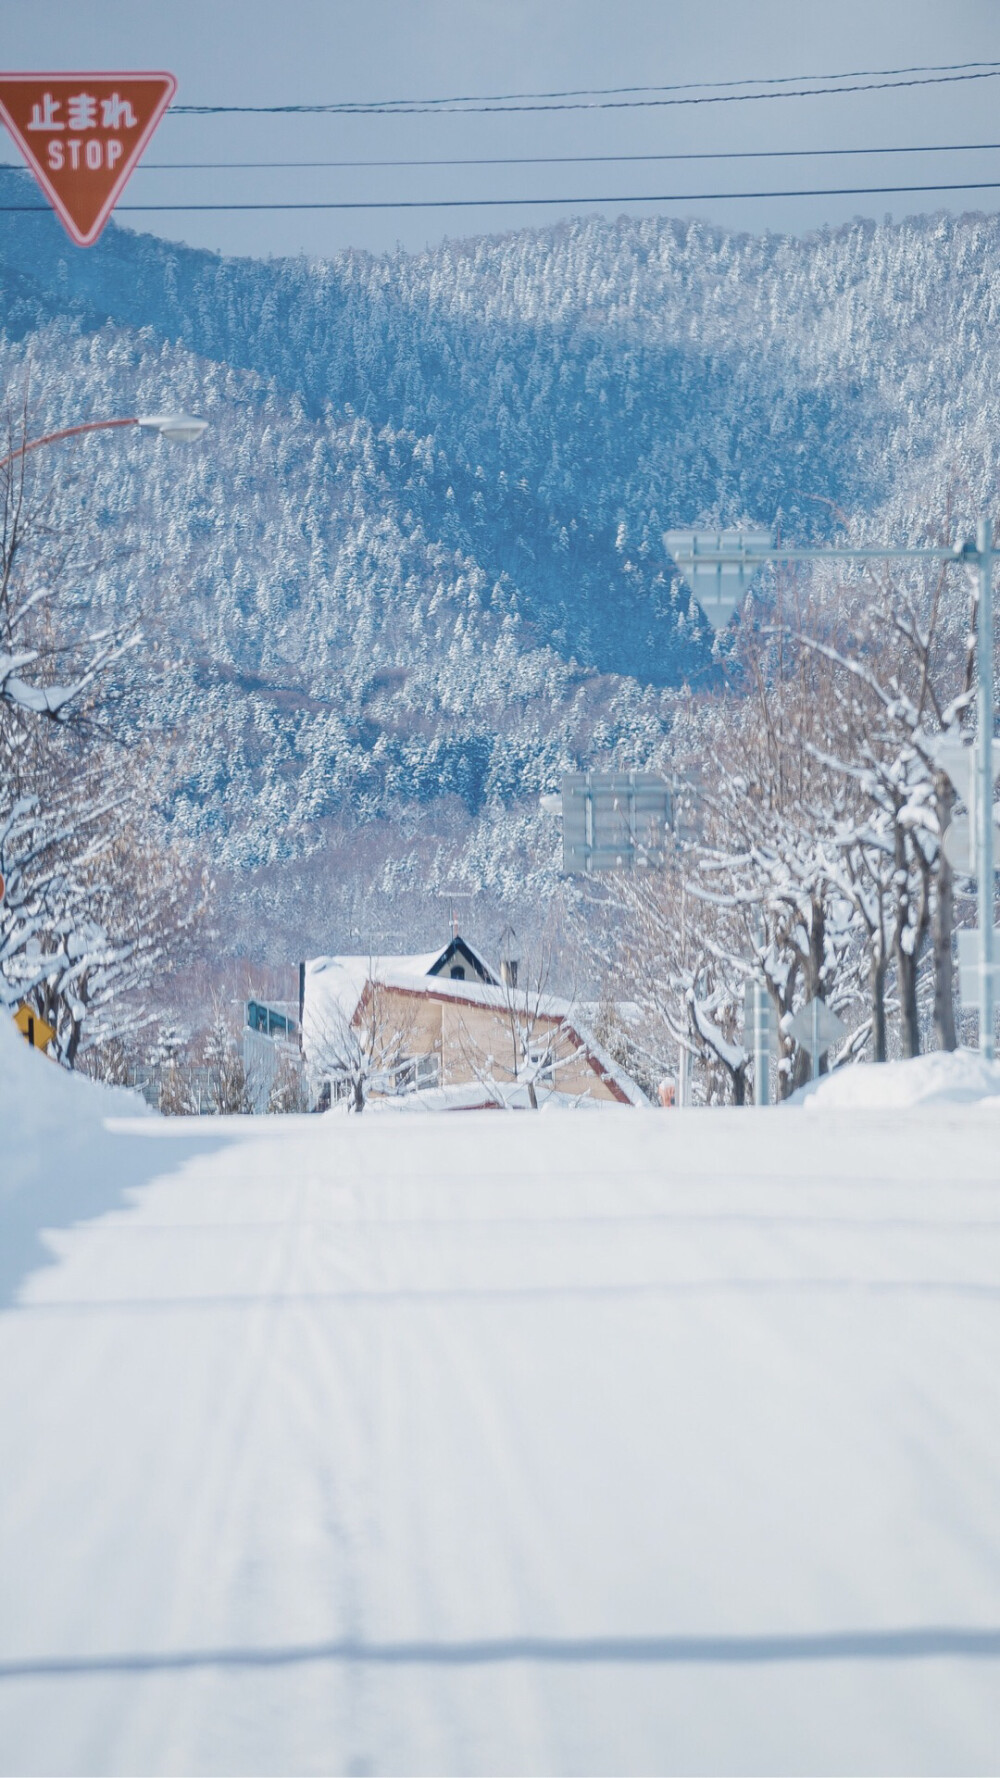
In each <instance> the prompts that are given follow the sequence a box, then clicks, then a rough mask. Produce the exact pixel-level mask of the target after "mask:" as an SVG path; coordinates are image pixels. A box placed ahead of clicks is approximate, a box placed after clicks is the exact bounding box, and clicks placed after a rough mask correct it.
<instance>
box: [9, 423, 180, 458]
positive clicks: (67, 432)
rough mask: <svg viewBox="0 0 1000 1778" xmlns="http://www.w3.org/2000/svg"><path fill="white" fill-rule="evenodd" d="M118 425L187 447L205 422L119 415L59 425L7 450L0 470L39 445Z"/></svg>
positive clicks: (56, 442)
mask: <svg viewBox="0 0 1000 1778" xmlns="http://www.w3.org/2000/svg"><path fill="white" fill-rule="evenodd" d="M119 426H141V427H142V429H143V431H144V432H158V433H159V434H160V437H161V438H167V439H170V440H172V441H177V442H180V443H182V444H191V443H192V442H193V441H194V440H195V439H196V438H200V437H201V435H202V433H203V432H204V431H205V429H206V427H207V426H208V421H207V420H200V419H198V418H197V416H196V415H195V414H123V415H120V416H119V417H117V418H116V419H113V420H84V421H83V423H82V425H79V426H62V427H60V429H59V431H58V432H46V433H43V435H42V437H41V438H29V439H28V440H27V442H26V443H25V444H23V445H18V447H17V450H16V451H8V453H7V455H6V457H0V469H6V468H7V465H8V464H9V463H16V461H17V459H18V457H26V456H27V454H28V452H29V451H37V450H38V448H39V446H40V445H49V444H58V443H59V442H60V440H61V439H64V438H79V437H80V435H81V433H84V432H109V431H111V430H112V429H113V428H115V427H119Z"/></svg>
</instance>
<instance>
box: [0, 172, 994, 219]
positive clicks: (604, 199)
mask: <svg viewBox="0 0 1000 1778" xmlns="http://www.w3.org/2000/svg"><path fill="white" fill-rule="evenodd" d="M942 191H1000V179H988V180H987V179H980V180H961V181H959V182H957V183H956V184H952V185H840V186H820V187H814V188H811V189H803V188H802V187H796V188H794V189H790V190H788V191H666V192H646V191H642V192H626V193H624V194H621V193H611V194H608V195H603V194H596V195H588V196H582V197H554V198H548V197H545V198H540V197H521V198H386V199H375V200H371V201H369V200H368V199H358V200H353V199H344V200H334V201H330V202H325V201H320V202H315V203H311V202H303V203H281V202H279V203H272V204H268V203H260V202H253V203H247V204H118V205H117V206H116V214H118V213H120V212H121V211H123V210H127V211H130V212H131V213H133V214H139V213H142V214H144V215H152V214H156V213H161V212H165V211H178V212H184V213H187V212H195V211H199V212H200V211H206V210H212V211H237V210H481V209H517V208H520V207H524V206H528V205H531V206H537V205H546V204H548V205H554V204H702V203H711V202H715V201H717V200H721V199H740V198H845V197H846V198H849V197H879V196H883V197H890V196H893V195H898V194H904V193H913V192H942ZM0 214H4V215H15V214H16V215H30V214H35V215H39V216H41V215H51V210H50V207H49V205H48V204H0Z"/></svg>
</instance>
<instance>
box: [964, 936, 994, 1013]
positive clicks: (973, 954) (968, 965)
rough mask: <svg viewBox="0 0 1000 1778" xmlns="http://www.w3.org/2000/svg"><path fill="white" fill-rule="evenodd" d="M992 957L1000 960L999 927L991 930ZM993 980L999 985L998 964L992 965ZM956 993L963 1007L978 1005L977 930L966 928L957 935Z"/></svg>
mask: <svg viewBox="0 0 1000 1778" xmlns="http://www.w3.org/2000/svg"><path fill="white" fill-rule="evenodd" d="M993 955H994V957H998V958H1000V926H994V928H993ZM993 980H994V982H996V983H997V984H998V985H1000V962H997V963H994V964H993ZM958 992H959V997H960V999H961V1002H962V1005H963V1006H968V1007H976V1006H978V1005H979V928H978V926H969V927H966V928H965V929H964V930H963V931H962V932H960V933H959V934H958Z"/></svg>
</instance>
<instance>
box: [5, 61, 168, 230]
mask: <svg viewBox="0 0 1000 1778" xmlns="http://www.w3.org/2000/svg"><path fill="white" fill-rule="evenodd" d="M176 91H177V82H176V80H175V79H174V77H173V75H172V74H0V117H2V118H3V121H4V123H5V124H6V125H7V128H8V129H9V131H10V133H11V135H12V136H13V138H14V140H15V142H16V143H17V145H18V147H19V149H20V150H21V153H22V154H23V155H24V158H25V160H26V161H27V163H28V165H29V167H30V168H31V171H32V172H33V173H34V175H35V178H36V179H37V180H38V183H39V185H40V186H41V188H42V190H43V191H44V193H45V195H46V197H47V198H48V200H49V203H50V204H51V205H52V207H53V209H54V210H55V212H56V214H57V215H58V216H59V217H60V219H61V221H62V222H63V224H64V225H65V227H66V229H67V230H68V231H69V233H70V234H71V235H72V237H73V239H74V241H75V242H76V244H77V246H78V247H92V246H93V244H94V242H95V241H96V240H97V237H98V235H99V234H100V232H101V230H102V228H103V227H104V224H105V223H106V222H107V220H108V217H109V216H110V215H111V212H112V210H113V209H114V207H115V204H116V203H117V202H118V199H119V197H120V196H121V193H122V190H123V189H124V186H125V183H126V181H127V179H128V176H129V174H130V173H131V171H132V169H133V167H134V166H135V165H136V163H137V161H138V160H139V157H140V155H141V154H142V151H143V149H144V148H145V146H146V143H147V142H148V141H149V138H150V136H151V135H152V134H153V131H154V130H155V128H156V126H157V124H158V123H159V121H160V118H161V117H162V116H163V113H164V112H165V110H166V109H167V106H168V105H169V104H170V101H171V99H172V98H173V96H174V93H175V92H176Z"/></svg>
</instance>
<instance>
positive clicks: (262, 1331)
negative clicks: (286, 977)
mask: <svg viewBox="0 0 1000 1778" xmlns="http://www.w3.org/2000/svg"><path fill="white" fill-rule="evenodd" d="M23 1059H24V1061H25V1063H26V1064H30V1070H28V1069H26V1070H25V1071H23V1073H24V1078H23V1080H22V1081H21V1086H20V1089H19V1091H20V1096H21V1097H22V1098H32V1097H34V1099H35V1101H37V1102H38V1103H39V1104H44V1103H47V1102H48V1095H49V1093H50V1091H51V1092H52V1093H55V1091H56V1088H57V1087H59V1090H60V1091H61V1090H62V1088H61V1086H60V1083H59V1080H58V1077H57V1076H56V1073H55V1070H54V1069H53V1068H52V1067H51V1065H50V1064H48V1063H47V1062H45V1061H44V1060H42V1059H41V1058H38V1057H33V1056H32V1057H29V1056H28V1054H27V1052H24V1058H23ZM905 1066H906V1067H908V1068H909V1067H913V1068H916V1069H917V1070H919V1069H920V1068H922V1067H923V1066H924V1065H923V1064H922V1063H916V1064H912V1065H911V1064H906V1065H905ZM857 1072H858V1073H861V1072H864V1073H866V1074H870V1075H872V1076H881V1077H882V1078H888V1071H884V1070H876V1069H868V1070H863V1071H862V1070H858V1071H857ZM0 1081H2V1076H0ZM76 1084H77V1085H79V1084H80V1083H76ZM952 1084H953V1085H954V1082H953V1083H952ZM986 1084H987V1086H988V1084H989V1083H988V1082H987V1083H986ZM831 1085H832V1083H831ZM980 1088H981V1089H982V1082H981V1083H980ZM94 1103H96V1102H94V1101H92V1100H91V1099H88V1102H87V1105H86V1106H84V1104H83V1100H82V1097H81V1099H80V1112H79V1116H80V1120H81V1132H82V1133H83V1134H87V1132H88V1131H89V1135H88V1137H87V1141H86V1142H85V1143H84V1144H83V1145H82V1147H81V1154H80V1158H79V1161H78V1162H77V1163H76V1164H75V1166H74V1163H73V1162H72V1161H71V1160H70V1159H69V1158H68V1157H67V1156H66V1154H65V1152H64V1151H61V1150H59V1148H58V1147H57V1149H56V1152H55V1157H54V1164H56V1165H58V1166H59V1167H60V1175H59V1177H60V1185H61V1190H60V1192H59V1193H57V1194H55V1195H53V1194H52V1193H50V1194H49V1195H48V1196H47V1197H44V1198H42V1199H40V1200H38V1199H36V1196H35V1194H34V1192H33V1191H25V1192H21V1193H17V1194H14V1195H8V1196H6V1197H5V1198H3V1199H2V1200H0V1252H3V1253H4V1255H5V1267H4V1272H3V1283H4V1295H3V1306H2V1309H0V1575H2V1585H0V1766H2V1769H3V1770H4V1771H6V1772H11V1773H13V1772H17V1773H30V1772H44V1773H57V1772H63V1773H70V1772H74V1773H75V1772H80V1771H87V1772H92V1771H101V1772H134V1771H143V1772H176V1771H237V1770H238V1771H248V1772H249V1771H253V1772H262V1773H263V1772H287V1771H296V1772H330V1771H353V1772H367V1773H378V1772H391V1771H397V1772H398V1771H435V1772H454V1773H459V1772H463V1773H464V1772H495V1771H510V1772H514V1771H517V1772H533V1771H542V1770H544V1771H551V1772H560V1773H561V1772H565V1773H570V1772H607V1771H621V1772H640V1771H658V1772H666V1771H683V1772H694V1771H705V1772H713V1771H714V1772H717V1771H722V1770H725V1771H768V1772H796V1773H800V1772H819V1771H838V1772H870V1771H906V1772H921V1773H923V1772H940V1773H946V1772H954V1771H966V1772H990V1771H994V1770H995V1769H996V1754H997V1747H998V1745H1000V1685H998V1662H1000V1623H998V1618H997V1611H996V1600H997V1597H998V1588H1000V1514H998V1507H997V1489H996V1472H997V1465H998V1462H1000V1433H998V1428H1000V1385H998V1370H997V1365H996V1359H995V1355H996V1351H997V1347H998V1342H1000V1176H998V1171H997V1163H996V1155H997V1138H998V1134H1000V1116H998V1111H1000V1102H998V1100H997V1099H996V1098H995V1097H994V1098H988V1099H985V1100H984V1101H983V1102H982V1103H981V1104H980V1105H959V1104H941V1103H939V1104H937V1105H935V1106H934V1107H933V1108H928V1109H921V1108H919V1107H916V1108H911V1109H910V1110H909V1111H908V1112H907V1113H906V1114H905V1116H901V1115H900V1113H899V1112H898V1111H869V1112H867V1113H858V1112H856V1111H855V1112H852V1111H850V1110H848V1111H839V1110H837V1109H832V1110H830V1109H824V1107H823V1104H822V1103H821V1102H820V1101H817V1102H816V1104H815V1107H814V1109H812V1110H811V1111H810V1112H809V1114H808V1115H805V1114H803V1113H800V1112H797V1111H795V1110H787V1109H785V1110H774V1111H761V1112H753V1111H742V1112H734V1111H714V1112H689V1113H684V1112H660V1111H648V1112H643V1111H629V1110H623V1111H617V1110H612V1111H609V1112H608V1113H607V1115H606V1116H604V1117H600V1118H588V1117H580V1116H578V1115H577V1114H574V1113H572V1112H570V1113H563V1112H559V1113H555V1114H552V1115H550V1114H547V1113H541V1114H539V1115H538V1116H533V1115H530V1114H523V1115H510V1116H503V1115H494V1114H489V1115H487V1114H464V1115H463V1114H456V1115H453V1116H451V1117H433V1116H423V1117H420V1116H416V1117H413V1118H408V1117H399V1118H382V1119H370V1120H369V1119H368V1118H361V1119H355V1120H349V1119H338V1118H337V1117H335V1116H329V1117H326V1118H312V1119H304V1118H303V1119H293V1118H274V1119H260V1120H250V1119H242V1120H232V1121H230V1122H228V1123H227V1121H226V1120H212V1122H211V1123H210V1124H209V1123H208V1122H207V1120H199V1119H191V1120H165V1121H161V1120H159V1119H155V1118H148V1119H145V1120H143V1121H141V1122H135V1121H131V1122H130V1121H128V1120H125V1121H119V1122H117V1123H112V1125H111V1126H110V1127H107V1128H103V1129H101V1128H99V1127H98V1126H97V1124H96V1121H95V1120H93V1110H94ZM59 1117H61V1113H59V1114H58V1116H57V1118H56V1121H57V1122H58V1118H59ZM88 1120H91V1121H90V1122H88ZM5 1130H6V1126H5V1125H2V1124H0V1143H2V1142H3V1140H4V1132H5ZM94 1144H98V1145H99V1146H100V1149H101V1157H100V1158H101V1166H100V1167H98V1168H96V1169H95V1168H94V1166H93V1162H94V1160H95V1158H96V1157H97V1153H98V1149H97V1148H96V1147H95V1146H94ZM9 1153H10V1150H9V1145H8V1154H7V1156H6V1157H4V1156H3V1151H2V1149H0V1157H2V1158H9ZM74 1186H75V1187H77V1189H78V1192H79V1195H78V1197H77V1198H76V1200H75V1201H74V1190H73V1188H74ZM15 1216H19V1217H20V1219H21V1221H20V1224H19V1227H20V1232H21V1234H22V1235H23V1234H24V1232H25V1230H26V1228H27V1227H28V1226H31V1225H33V1226H34V1227H35V1229H36V1235H37V1239H36V1243H35V1245H34V1247H29V1246H27V1245H26V1244H25V1242H24V1240H23V1239H22V1240H20V1242H19V1243H18V1244H15V1245H13V1246H12V1245H11V1243H10V1242H9V1240H8V1238H7V1237H8V1234H9V1231H10V1229H11V1227H12V1226H14V1225H13V1224H12V1220H11V1219H12V1218H13V1217H15Z"/></svg>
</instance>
